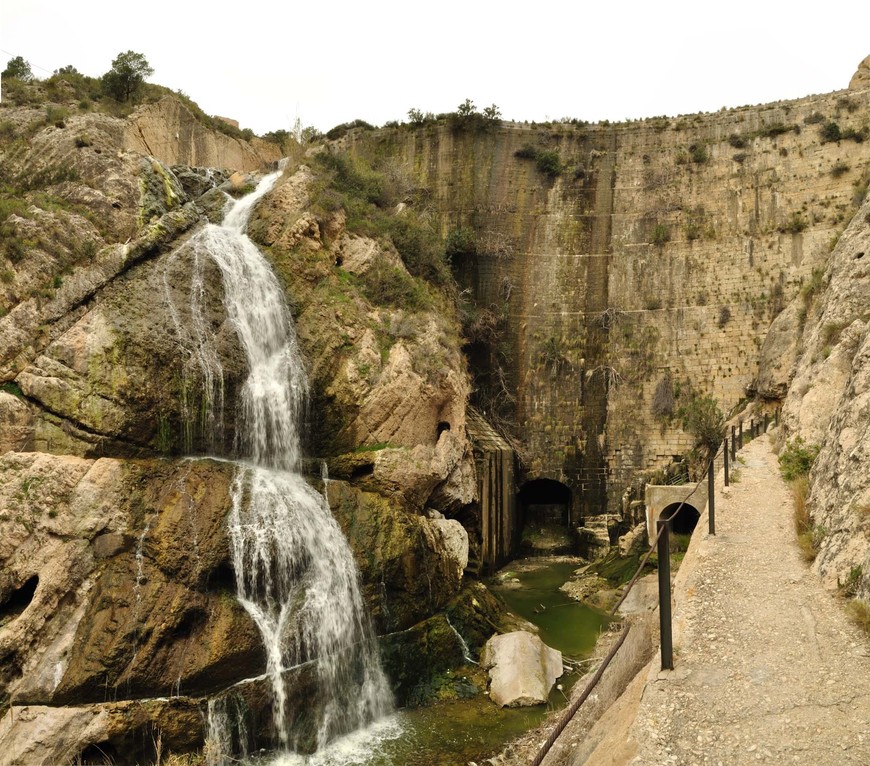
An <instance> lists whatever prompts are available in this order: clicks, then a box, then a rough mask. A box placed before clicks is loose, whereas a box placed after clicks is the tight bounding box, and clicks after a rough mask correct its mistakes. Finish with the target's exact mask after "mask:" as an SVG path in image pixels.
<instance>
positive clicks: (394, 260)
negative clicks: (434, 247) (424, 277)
mask: <svg viewBox="0 0 870 766" xmlns="http://www.w3.org/2000/svg"><path fill="white" fill-rule="evenodd" d="M338 255H339V257H340V258H341V264H342V267H343V268H344V269H345V270H346V271H349V272H350V273H351V274H365V273H366V272H367V271H368V270H369V269H370V268H371V267H372V266H373V265H374V264H375V263H377V262H378V261H379V260H382V261H384V262H386V263H387V264H389V265H390V266H392V267H393V268H396V269H401V270H402V271H406V269H405V265H404V264H403V263H402V259H401V258H400V257H399V254H398V253H397V252H396V251H395V250H394V249H393V248H384V247H381V245H380V244H379V243H378V242H375V240H373V239H370V238H369V237H358V236H356V235H353V234H345V235H344V236H343V237H342V238H341V240H340V241H339V243H338Z"/></svg>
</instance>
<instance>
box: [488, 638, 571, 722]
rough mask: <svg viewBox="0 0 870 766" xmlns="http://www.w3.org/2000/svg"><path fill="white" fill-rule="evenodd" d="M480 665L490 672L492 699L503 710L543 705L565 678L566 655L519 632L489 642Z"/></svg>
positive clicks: (539, 640) (490, 693)
mask: <svg viewBox="0 0 870 766" xmlns="http://www.w3.org/2000/svg"><path fill="white" fill-rule="evenodd" d="M480 666H481V667H482V668H483V669H484V670H488V671H489V679H490V683H489V696H490V699H492V701H493V702H494V703H495V704H496V705H498V706H499V707H522V706H526V705H541V704H544V703H545V702H546V701H547V697H548V696H549V694H550V690H551V689H552V688H553V684H555V683H556V679H557V678H558V677H559V676H561V675H562V653H561V652H560V651H557V650H556V649H551V648H550V647H549V646H547V645H546V644H545V643H544V642H543V641H541V639H540V638H538V636H535V635H532V634H531V633H527V632H526V631H524V630H516V631H513V632H512V633H504V634H502V635H500V636H493V637H492V638H491V639H490V640H489V641H487V642H486V646H485V647H484V648H483V653H482V654H481V656H480Z"/></svg>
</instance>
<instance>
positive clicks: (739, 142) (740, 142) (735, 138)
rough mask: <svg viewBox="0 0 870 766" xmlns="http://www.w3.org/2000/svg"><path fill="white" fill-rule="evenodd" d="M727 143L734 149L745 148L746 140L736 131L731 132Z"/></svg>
mask: <svg viewBox="0 0 870 766" xmlns="http://www.w3.org/2000/svg"><path fill="white" fill-rule="evenodd" d="M728 143H729V144H731V146H733V147H734V148H735V149H745V148H746V144H747V143H748V141H747V140H746V139H745V138H744V137H743V136H740V135H738V134H737V133H732V134H731V135H730V136H728Z"/></svg>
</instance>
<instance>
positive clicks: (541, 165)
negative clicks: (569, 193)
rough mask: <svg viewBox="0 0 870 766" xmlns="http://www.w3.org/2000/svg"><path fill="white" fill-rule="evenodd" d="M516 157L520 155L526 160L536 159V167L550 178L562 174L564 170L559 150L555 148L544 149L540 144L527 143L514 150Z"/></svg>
mask: <svg viewBox="0 0 870 766" xmlns="http://www.w3.org/2000/svg"><path fill="white" fill-rule="evenodd" d="M514 157H519V158H520V159H524V160H534V161H535V167H536V168H537V169H538V170H539V171H540V172H541V173H543V174H544V175H545V176H548V177H549V178H555V177H556V176H558V175H559V174H561V172H562V170H563V168H562V160H561V158H560V157H559V152H557V151H556V150H555V149H544V148H542V147H540V146H532V145H531V144H525V145H524V146H523V147H522V148H520V149H517V150H516V151H515V152H514Z"/></svg>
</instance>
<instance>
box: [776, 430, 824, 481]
mask: <svg viewBox="0 0 870 766" xmlns="http://www.w3.org/2000/svg"><path fill="white" fill-rule="evenodd" d="M818 454H819V446H818V445H817V444H806V443H805V442H804V440H803V438H802V437H800V436H798V437H795V438H794V439H792V440H791V441H790V442H787V443H786V445H785V447H784V448H783V450H782V452H781V453H780V455H779V470H780V473H782V478H784V479H785V480H786V481H794V480H795V479H799V478H800V477H802V476H807V475H809V472H810V468H812V466H813V462H814V461H815V459H816V456H817V455H818Z"/></svg>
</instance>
